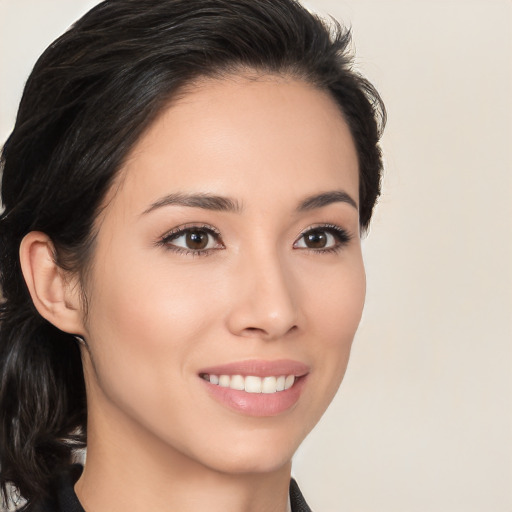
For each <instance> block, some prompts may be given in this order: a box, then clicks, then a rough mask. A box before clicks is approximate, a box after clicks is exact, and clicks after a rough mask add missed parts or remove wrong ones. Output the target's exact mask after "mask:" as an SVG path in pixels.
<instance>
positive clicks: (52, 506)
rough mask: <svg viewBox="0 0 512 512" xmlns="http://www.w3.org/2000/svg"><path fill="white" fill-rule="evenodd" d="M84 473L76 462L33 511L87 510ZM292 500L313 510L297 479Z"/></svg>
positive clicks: (299, 511)
mask: <svg viewBox="0 0 512 512" xmlns="http://www.w3.org/2000/svg"><path fill="white" fill-rule="evenodd" d="M81 474H82V466H80V465H79V464H75V465H73V466H71V468H70V470H69V471H67V472H65V473H62V474H61V476H60V477H59V479H58V481H56V484H55V487H54V489H53V492H52V496H51V498H49V499H47V500H45V502H44V503H41V504H40V505H38V506H36V507H35V508H34V509H33V512H85V511H84V509H83V508H82V505H80V502H79V501H78V498H77V496H76V494H75V490H74V488H73V487H74V485H75V482H76V481H77V480H78V478H79V477H80V475H81ZM290 502H291V505H292V512H312V511H311V509H310V508H309V507H308V505H307V503H306V502H305V501H304V497H303V496H302V493H301V492H300V489H299V486H298V485H297V482H296V481H295V480H293V478H292V480H291V481H290Z"/></svg>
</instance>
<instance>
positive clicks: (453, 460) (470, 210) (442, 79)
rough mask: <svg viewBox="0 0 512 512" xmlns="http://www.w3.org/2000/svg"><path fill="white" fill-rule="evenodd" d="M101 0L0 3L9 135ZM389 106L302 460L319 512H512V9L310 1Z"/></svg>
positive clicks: (496, 4)
mask: <svg viewBox="0 0 512 512" xmlns="http://www.w3.org/2000/svg"><path fill="white" fill-rule="evenodd" d="M95 3H97V2H95V1H94V0H72V1H70V0H0V95H1V96H0V140H1V141H4V140H5V138H6V137H7V135H8V133H9V131H10V129H11V128H12V125H13V122H14V117H15V111H16V104H17V102H18V101H19V98H20V94H21V89H22V86H23V83H24V81H25V79H26V77H27V75H28V73H29V71H30V69H31V66H32V65H33V63H34V62H35V59H36V58H37V56H38V55H39V54H40V53H41V51H42V50H43V49H44V47H45V46H46V45H47V44H49V43H50V42H51V41H52V40H53V39H54V38H55V37H56V36H57V35H59V34H60V33H61V32H62V31H63V30H64V29H65V28H66V27H67V26H68V25H69V24H70V23H71V22H72V21H73V20H74V19H76V17H77V16H78V15H80V14H81V13H83V12H85V10H87V9H88V8H89V7H91V6H92V5H94V4H95ZM305 4H306V5H307V6H308V7H310V8H312V9H314V10H316V11H319V12H321V13H330V14H332V15H334V16H335V17H336V18H338V19H340V20H343V21H344V22H345V23H347V24H350V25H352V27H353V31H354V45H355V48H356V51H357V59H356V63H357V66H358V68H359V69H360V70H361V71H362V72H363V73H364V74H365V75H366V76H367V77H368V78H370V80H372V81H373V82H374V83H375V85H376V86H377V88H378V89H379V91H380V92H381V94H382V96H383V98H384V100H385V103H386V105H387V108H388V112H389V122H388V127H387V130H386V133H385V137H384V141H383V148H384V154H385V160H386V172H385V179H384V189H383V195H382V198H381V200H380V204H379V206H378V209H377V212H376V216H375V219H374V221H373V224H372V227H371V230H370V234H369V236H368V238H367V239H366V240H365V241H364V252H365V260H366V264H367V274H368V296H367V305H366V310H365V314H364V317H363V321H362V325H361V328H360V331H359V333H358V335H357V336H356V340H355V344H354V348H353V355H352V360H351V363H350V365H349V369H348V372H347V375H346V378H345V381H344V383H343V385H342V387H341V390H340V392H339V393H338V395H337V397H336V399H335V401H334V403H333V404H332V406H331V408H330V409H329V411H328V412H327V413H326V415H325V416H324V418H323V419H322V421H321V423H320V425H319V426H318V427H317V428H316V429H315V430H314V432H313V433H312V434H311V435H310V437H309V438H308V439H307V440H306V441H305V443H304V445H303V446H302V447H301V448H300V450H299V452H298V453H297V455H296V457H295V463H294V474H295V475H296V477H297V478H298V480H299V483H300V485H301V488H302V490H303V492H304V494H305V496H306V498H307V500H308V501H309V503H310V505H311V507H312V508H313V510H315V511H317V512H340V511H343V512H511V511H512V440H511V436H512V371H511V370H512V322H511V318H512V236H511V235H512V100H511V98H512V2H511V1H509V0H443V1H441V0H380V1H379V0H374V1H370V0H346V1H344V0H310V1H308V2H305Z"/></svg>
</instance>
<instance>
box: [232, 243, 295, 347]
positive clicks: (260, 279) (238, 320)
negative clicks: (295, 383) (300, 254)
mask: <svg viewBox="0 0 512 512" xmlns="http://www.w3.org/2000/svg"><path fill="white" fill-rule="evenodd" d="M234 272H235V274H234V282H235V283H236V285H235V293H234V300H233V302H232V308H231V311H230V315H229V324H230V329H231V330H232V331H233V332H235V333H236V334H239V335H243V336H262V337H265V338H266V339H273V338H278V337H280V336H283V335H285V334H286V333H287V332H288V331H290V330H291V329H292V328H294V327H296V324H297V320H298V318H297V304H296V299H297V297H296V296H295V294H294V279H293V275H292V272H291V269H290V268H287V265H286V261H285V259H284V257H283V255H282V254H280V253H279V250H278V248H277V247H272V248H270V247H268V245H267V246H266V247H263V248H262V247H261V246H260V247H258V248H254V247H253V248H252V249H250V250H246V251H244V252H243V253H240V254H239V258H238V261H237V265H236V270H235V271H234Z"/></svg>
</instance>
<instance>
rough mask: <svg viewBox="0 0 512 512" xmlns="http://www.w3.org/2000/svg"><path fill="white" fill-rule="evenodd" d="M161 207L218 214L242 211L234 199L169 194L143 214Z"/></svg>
mask: <svg viewBox="0 0 512 512" xmlns="http://www.w3.org/2000/svg"><path fill="white" fill-rule="evenodd" d="M163 206H188V207H189V208H202V209H204V210H214V211H218V212H235V213H239V212H241V211H242V205H241V204H240V203H239V202H238V201H236V200H235V199H230V198H229V197H223V196H215V195H210V194H181V193H177V194H169V195H166V196H165V197H162V198H161V199H159V200H158V201H155V202H154V203H153V204H152V205H151V206H150V207H149V208H148V209H147V210H145V211H144V212H143V214H146V213H149V212H152V211H153V210H156V209H157V208H162V207H163Z"/></svg>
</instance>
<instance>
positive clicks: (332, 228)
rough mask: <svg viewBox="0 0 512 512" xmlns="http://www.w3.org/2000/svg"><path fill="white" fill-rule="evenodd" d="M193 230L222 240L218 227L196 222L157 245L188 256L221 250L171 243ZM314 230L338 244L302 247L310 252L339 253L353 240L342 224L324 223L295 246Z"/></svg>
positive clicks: (306, 231)
mask: <svg viewBox="0 0 512 512" xmlns="http://www.w3.org/2000/svg"><path fill="white" fill-rule="evenodd" d="M193 231H202V232H206V233H208V234H209V235H210V236H212V237H213V238H215V239H217V240H220V236H221V235H220V233H219V232H218V231H217V230H216V229H214V228H212V227H211V226H208V225H195V224H194V225H187V226H181V227H178V228H175V229H173V230H172V231H169V232H168V233H166V234H165V235H164V236H162V237H161V238H160V239H159V240H158V242H157V245H159V246H163V247H165V249H167V250H169V251H173V252H175V253H177V254H183V255H186V256H208V255H209V254H211V253H212V252H214V251H217V250H219V248H217V247H216V248H210V249H198V250H194V249H186V248H184V247H179V246H177V245H173V244H172V243H171V242H172V241H173V240H176V239H178V238H180V237H182V236H183V235H186V234H187V233H189V232H193ZM312 231H319V232H326V233H329V234H331V235H332V236H333V237H334V238H335V239H336V242H337V243H336V245H334V246H333V247H327V248H325V249H321V248H320V249H313V248H311V247H305V248H302V250H306V251H308V252H314V253H321V254H326V253H337V252H339V251H340V250H341V249H342V248H343V247H345V246H346V245H347V244H348V243H349V242H350V241H351V240H352V235H351V234H350V233H349V232H348V231H346V230H345V229H343V228H341V227H340V226H336V225H335V224H322V225H318V226H311V227H309V228H307V229H305V230H304V231H302V232H301V233H300V234H299V236H298V238H297V241H296V242H294V246H295V244H296V243H297V242H298V241H299V240H300V239H301V238H302V237H304V236H305V235H306V234H308V233H310V232H312ZM221 245H222V247H220V248H221V249H222V248H224V245H223V244H222V243H221Z"/></svg>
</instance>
